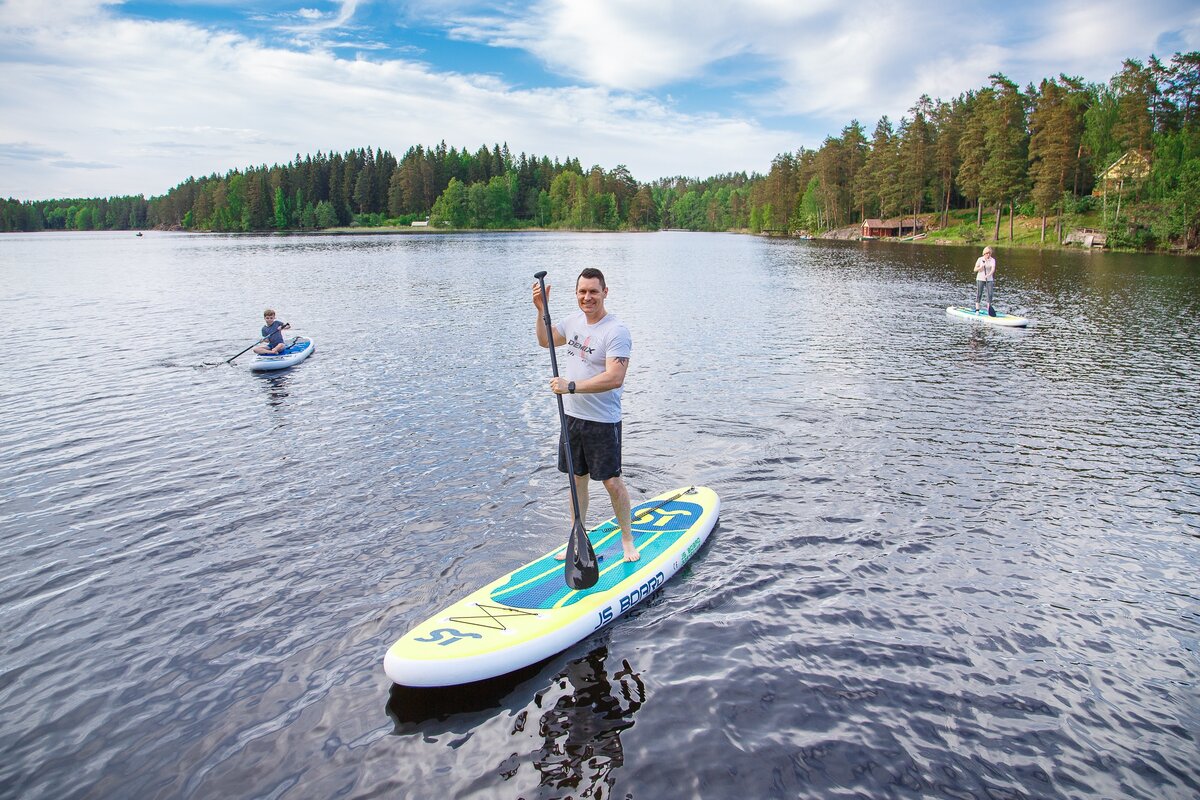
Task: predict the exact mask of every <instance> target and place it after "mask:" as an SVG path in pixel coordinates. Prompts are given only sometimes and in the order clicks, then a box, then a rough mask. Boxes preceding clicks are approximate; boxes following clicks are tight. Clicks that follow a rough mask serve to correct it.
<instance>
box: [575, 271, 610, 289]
mask: <svg viewBox="0 0 1200 800" xmlns="http://www.w3.org/2000/svg"><path fill="white" fill-rule="evenodd" d="M579 278H599V279H600V289H601V290H604V289H607V288H608V284H606V283H605V282H604V273H603V272H601V271H600V270H598V269H596V268H595V267H588V268H586V269H585V270H584V271H583V272H581V273H579ZM579 278H576V279H575V288H579Z"/></svg>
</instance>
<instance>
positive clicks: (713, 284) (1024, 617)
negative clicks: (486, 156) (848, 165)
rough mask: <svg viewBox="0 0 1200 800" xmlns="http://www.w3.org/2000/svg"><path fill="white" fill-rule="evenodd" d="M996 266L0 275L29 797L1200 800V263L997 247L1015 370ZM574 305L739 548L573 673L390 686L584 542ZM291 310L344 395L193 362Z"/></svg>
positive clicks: (10, 650)
mask: <svg viewBox="0 0 1200 800" xmlns="http://www.w3.org/2000/svg"><path fill="white" fill-rule="evenodd" d="M874 244H876V243H873V245H874ZM976 255H977V254H976V252H975V251H974V250H964V249H952V248H943V249H939V248H933V247H927V248H921V247H911V246H887V245H879V246H864V245H860V244H845V243H828V244H826V243H819V242H799V241H797V242H791V241H769V240H764V239H759V238H752V237H744V236H742V237H739V236H722V235H705V234H694V235H693V234H677V233H669V234H668V233H663V234H644V235H643V234H628V235H577V234H544V235H494V236H445V237H440V236H395V237H287V238H284V237H239V238H222V237H216V236H185V235H167V234H148V235H146V236H145V237H142V238H135V237H134V236H133V235H132V234H119V235H112V234H104V235H100V234H97V235H86V234H80V235H66V236H64V235H53V234H45V235H38V236H23V235H19V236H14V235H6V236H4V237H2V238H0V329H2V330H3V333H4V340H5V344H6V346H5V348H4V356H3V359H0V453H3V458H2V459H0V657H2V662H0V795H2V796H4V797H22V798H76V797H80V798H85V797H86V798H111V797H138V798H157V797H163V798H174V797H196V798H210V797H211V798H216V797H222V798H224V797H271V798H278V797H286V798H328V797H335V796H336V797H352V798H365V797H389V798H390V797H414V798H425V797H524V798H554V797H589V798H601V799H603V798H610V797H613V798H625V797H635V798H669V797H705V798H725V797H738V798H746V799H747V800H749V798H769V797H781V798H790V797H812V798H825V797H834V796H845V797H850V796H853V797H896V798H917V797H953V798H985V797H986V798H997V797H1002V798H1008V797H1013V798H1021V797H1029V798H1057V797H1095V798H1111V797H1136V798H1192V797H1195V796H1196V795H1197V794H1198V793H1200V743H1198V736H1200V690H1198V687H1197V678H1198V675H1200V655H1198V648H1200V577H1198V575H1197V572H1198V568H1200V555H1198V552H1197V551H1198V549H1200V466H1198V465H1200V436H1198V435H1197V423H1196V413H1197V410H1198V409H1200V388H1198V386H1197V380H1196V376H1197V375H1198V374H1200V348H1198V347H1197V346H1196V334H1197V320H1198V319H1200V265H1198V264H1197V263H1196V262H1195V261H1192V260H1183V259H1165V258H1153V257H1134V256H1115V255H1104V254H1092V255H1087V254H1067V253H1051V254H1045V255H1041V254H1038V253H1033V252H1024V253H1016V252H1012V253H1010V252H1006V251H1005V250H1004V249H1003V248H1001V250H1000V253H999V263H1000V269H999V272H998V276H999V284H998V295H997V302H998V305H999V306H1000V308H1001V309H1002V310H1012V311H1014V312H1016V313H1021V314H1025V315H1027V316H1029V317H1031V318H1032V319H1033V320H1035V325H1034V326H1033V327H1032V328H1030V329H1028V330H1025V331H1019V330H1018V331H1013V330H1002V329H994V328H991V327H984V326H980V325H978V324H974V323H971V322H957V321H954V320H951V319H948V318H947V317H946V314H945V311H944V309H945V306H947V305H949V304H953V303H959V302H964V301H965V300H967V299H969V298H970V297H971V296H972V292H973V286H972V285H971V283H970V280H971V278H972V274H971V266H972V264H973V262H974V259H975V257H976ZM587 265H598V266H601V267H602V268H604V269H605V271H606V273H607V274H608V276H609V279H610V284H611V293H610V295H609V307H610V309H611V310H612V311H614V312H615V313H616V314H618V315H619V316H620V317H621V318H622V319H624V321H625V322H626V323H627V324H628V326H629V327H630V329H631V331H632V333H633V337H634V358H633V362H632V366H631V370H630V377H629V380H628V383H627V390H626V395H625V412H626V423H625V424H626V428H625V431H626V476H627V480H628V483H629V485H630V488H631V491H632V493H633V494H634V496H635V499H636V498H641V497H645V496H648V495H653V494H657V493H659V492H660V491H663V490H665V489H667V488H671V487H674V486H677V485H681V484H687V483H696V484H705V485H709V486H712V487H713V488H715V489H716V490H717V491H718V492H719V493H720V494H721V496H722V498H723V502H724V507H723V513H722V518H721V521H720V524H719V525H718V527H717V528H716V530H715V531H714V534H713V536H712V538H711V539H710V542H709V544H708V545H707V546H706V547H705V548H704V549H703V550H702V551H701V552H700V553H699V554H698V556H697V557H696V559H695V560H694V561H693V562H692V564H691V565H690V567H689V568H688V569H686V570H685V571H684V572H683V573H681V574H680V575H679V576H678V577H677V578H675V579H674V580H673V581H671V582H670V583H668V584H667V586H666V587H665V588H664V589H663V590H662V591H660V592H659V593H658V594H657V595H655V596H654V597H653V599H652V600H651V601H649V602H648V603H646V604H643V605H642V606H640V607H639V608H638V609H637V610H636V611H635V612H634V613H633V614H631V615H630V616H628V617H625V618H623V619H621V620H620V621H619V622H618V623H617V624H615V625H613V626H610V627H609V628H607V629H605V630H603V631H601V632H600V633H598V634H596V635H594V636H593V637H592V638H590V639H587V640H585V641H584V642H582V643H580V644H579V645H577V646H575V647H573V648H571V649H570V650H568V651H566V652H564V653H562V654H561V655H559V656H557V657H555V658H552V659H550V660H549V661H548V662H545V663H543V664H541V665H539V666H537V667H535V668H532V669H530V670H527V671H525V672H524V673H521V674H519V675H516V676H513V677H511V678H509V679H506V680H498V681H494V682H490V683H486V684H482V685H477V686H472V687H470V689H469V690H463V689H456V690H448V691H417V690H412V689H402V688H400V687H392V686H391V685H390V682H389V681H388V680H387V678H386V677H385V676H384V674H383V671H382V663H381V662H382V657H383V653H384V651H385V649H386V648H387V647H388V645H389V644H390V643H391V642H392V641H393V640H394V639H395V638H397V637H398V636H399V635H400V634H402V633H403V632H404V631H405V630H406V629H407V627H408V626H409V625H411V624H414V623H416V622H418V621H420V620H421V619H423V618H424V617H425V616H427V615H429V614H431V613H432V612H434V611H436V610H438V609H439V608H441V607H442V606H444V605H445V604H447V603H449V602H450V601H452V600H454V599H456V598H458V597H459V596H461V595H463V594H465V593H467V592H468V591H470V590H473V589H475V588H477V587H478V586H480V585H482V584H483V583H485V582H487V581H490V580H492V579H494V578H495V577H498V576H499V575H500V574H502V573H503V572H505V571H507V570H509V569H512V568H514V567H516V566H518V565H519V564H521V563H524V562H525V561H526V560H528V559H530V558H533V557H534V556H536V555H539V554H541V553H543V552H545V551H546V550H547V549H549V548H550V547H552V546H555V545H556V544H558V543H559V542H560V541H561V540H562V539H563V537H564V535H565V533H566V530H567V525H566V523H565V514H566V511H565V509H566V505H567V500H566V497H567V495H566V487H565V480H563V479H562V477H561V476H560V475H559V474H558V473H557V472H556V471H555V470H554V469H553V464H552V458H553V445H554V441H555V437H556V434H557V418H556V412H555V405H554V403H553V401H552V399H551V397H550V396H549V395H548V394H546V393H545V392H544V390H543V387H544V385H545V382H546V380H547V378H548V375H549V360H548V357H547V355H546V353H545V351H543V350H539V348H537V347H536V344H535V340H534V325H535V324H536V318H535V315H534V311H533V308H532V305H531V304H530V302H529V286H530V284H531V282H532V275H533V273H534V272H536V271H538V270H541V269H545V270H548V271H549V272H550V281H551V282H552V283H553V284H555V285H556V289H558V291H557V293H556V296H554V297H552V301H551V307H552V311H553V312H554V313H555V314H556V315H562V314H565V313H566V312H567V311H568V310H569V303H568V298H567V292H565V291H562V289H565V288H567V287H569V286H570V285H571V283H572V278H573V276H574V275H575V274H576V273H577V272H578V270H579V269H580V268H581V267H583V266H587ZM268 304H270V305H273V306H274V307H275V308H277V309H278V310H279V312H280V316H281V318H282V319H284V320H287V321H290V322H292V323H293V326H294V328H295V329H296V330H297V331H298V332H303V333H306V334H309V335H311V336H312V337H313V338H314V339H315V340H316V343H317V353H316V355H315V356H313V358H311V359H310V360H309V361H307V362H305V363H304V364H303V365H301V366H300V367H298V368H296V369H293V370H291V371H288V372H286V373H284V374H280V375H275V376H271V377H260V376H256V375H253V374H251V373H249V372H248V371H247V370H246V369H245V364H244V363H243V361H242V360H239V361H238V362H235V366H234V367H228V366H205V365H206V364H210V365H211V364H220V362H221V361H222V360H223V359H224V358H227V357H229V356H231V355H233V354H234V353H236V352H237V351H238V350H241V349H242V348H243V347H245V346H247V345H248V344H250V343H251V342H252V341H253V340H254V338H255V337H256V335H257V328H258V326H259V325H260V324H261V322H260V318H261V311H262V308H263V306H265V305H268ZM243 359H244V357H243ZM592 507H593V509H594V510H597V511H603V512H607V500H606V498H603V497H600V496H599V495H597V494H593V503H592ZM595 521H597V520H595V519H593V520H592V522H595Z"/></svg>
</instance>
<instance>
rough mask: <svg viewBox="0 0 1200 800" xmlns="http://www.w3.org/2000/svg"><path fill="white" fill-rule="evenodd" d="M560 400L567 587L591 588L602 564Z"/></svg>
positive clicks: (546, 308)
mask: <svg viewBox="0 0 1200 800" xmlns="http://www.w3.org/2000/svg"><path fill="white" fill-rule="evenodd" d="M533 277H535V278H537V279H538V283H539V284H540V285H541V288H542V320H543V321H544V322H545V323H546V343H547V344H548V345H549V347H550V369H551V370H552V371H553V372H554V377H556V378H557V377H558V357H557V356H555V354H554V328H553V327H551V325H550V303H549V300H548V298H547V297H546V273H545V272H544V271H543V272H539V273H537V274H536V275H534V276H533ZM554 396H555V397H556V398H557V399H558V424H559V427H560V428H561V429H562V448H563V451H564V452H565V453H566V456H567V482H568V483H569V484H570V485H571V508H572V509H573V510H574V512H575V513H574V518H575V522H574V524H573V525H571V537H570V538H569V539H567V557H566V560H565V561H564V562H563V577H564V578H565V579H566V581H567V586H570V587H571V588H572V589H590V588H592V587H593V586H595V585H596V581H598V580H600V567H599V565H598V564H597V563H596V551H595V550H593V549H592V543H591V541H590V540H589V539H588V536H587V531H586V530H584V529H583V520H581V519H580V518H579V495H578V493H577V491H576V489H575V463H574V460H573V459H572V458H571V446H570V440H569V439H568V437H567V412H566V411H564V410H563V399H562V395H561V394H558V393H557V392H555V394H554Z"/></svg>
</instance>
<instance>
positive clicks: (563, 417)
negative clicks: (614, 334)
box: [533, 272, 583, 525]
mask: <svg viewBox="0 0 1200 800" xmlns="http://www.w3.org/2000/svg"><path fill="white" fill-rule="evenodd" d="M533 277H535V278H537V279H538V284H539V285H540V286H541V289H542V321H543V322H544V323H545V324H546V346H547V347H548V348H549V349H550V371H551V372H553V373H554V377H556V378H557V377H558V356H556V355H555V354H554V327H553V326H552V325H551V324H550V300H549V298H548V297H547V296H546V273H545V272H539V273H538V274H536V275H534V276H533ZM554 397H555V399H556V400H558V424H559V427H560V428H561V429H562V447H563V452H565V453H566V456H567V477H568V479H569V480H568V483H570V484H571V508H572V510H573V511H574V512H575V522H576V524H578V525H583V520H581V519H580V518H579V493H578V490H577V489H576V488H575V462H574V460H573V459H572V458H571V443H570V440H569V438H568V436H567V412H566V410H565V409H564V408H563V399H562V395H561V394H559V393H558V392H555V393H554Z"/></svg>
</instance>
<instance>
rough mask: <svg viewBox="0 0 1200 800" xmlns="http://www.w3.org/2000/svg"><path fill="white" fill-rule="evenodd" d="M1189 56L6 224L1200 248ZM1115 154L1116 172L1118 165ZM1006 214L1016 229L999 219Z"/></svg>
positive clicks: (209, 180) (313, 160) (372, 158)
mask: <svg viewBox="0 0 1200 800" xmlns="http://www.w3.org/2000/svg"><path fill="white" fill-rule="evenodd" d="M1198 105H1200V53H1197V52H1190V53H1176V54H1175V55H1174V56H1173V57H1172V58H1171V59H1170V61H1168V62H1163V61H1161V60H1159V59H1158V58H1155V57H1153V56H1151V57H1150V58H1149V59H1148V60H1147V61H1146V62H1142V61H1139V60H1135V59H1128V60H1126V61H1125V62H1124V63H1123V65H1122V69H1121V71H1120V72H1119V73H1118V74H1116V75H1115V76H1113V78H1112V79H1111V80H1110V81H1109V82H1108V83H1104V84H1098V83H1088V82H1085V81H1083V80H1081V79H1079V78H1074V77H1070V76H1067V75H1059V76H1057V77H1052V78H1046V79H1044V80H1042V81H1041V82H1040V83H1039V84H1037V85H1036V86H1035V85H1033V84H1030V85H1028V86H1026V87H1024V88H1021V87H1019V86H1017V85H1016V84H1015V83H1014V82H1013V81H1011V80H1009V79H1008V78H1007V77H1005V76H1004V75H1001V74H996V75H993V76H991V78H990V80H989V83H988V85H987V86H983V87H981V88H979V89H976V90H973V91H969V92H966V93H964V94H962V95H960V96H959V97H956V98H954V99H952V100H949V101H943V100H931V99H930V98H929V97H927V96H922V97H921V98H919V99H918V100H917V101H916V103H914V105H913V106H912V107H911V108H910V109H909V110H908V112H907V113H906V114H905V115H903V116H902V117H901V118H900V119H899V120H896V121H892V120H890V119H889V118H888V117H883V118H882V119H880V120H879V121H878V123H877V124H876V125H875V127H874V129H873V130H872V131H870V132H869V133H868V131H867V130H866V129H865V128H864V127H863V126H862V125H861V124H860V123H859V122H858V121H857V120H853V121H851V122H850V123H849V124H848V125H846V126H845V127H844V128H843V129H842V130H841V131H840V133H839V134H838V135H836V136H833V135H831V136H829V137H827V138H826V139H825V141H824V142H823V143H822V145H821V146H820V147H819V148H816V149H808V148H800V149H799V150H797V151H795V152H792V153H783V154H780V155H778V156H777V157H776V158H775V159H774V160H773V161H772V163H771V166H770V169H769V170H768V172H767V173H766V174H758V173H755V174H746V173H733V174H726V175H718V176H714V177H711V178H708V179H704V180H698V179H693V178H684V177H675V178H661V179H658V180H655V181H653V182H650V183H641V182H639V181H637V180H636V179H635V178H634V177H633V175H631V174H630V172H629V170H628V169H627V168H626V167H624V166H617V167H615V168H613V169H604V168H602V167H600V166H593V167H591V168H590V169H587V170H584V169H583V167H582V165H581V164H580V162H579V160H578V159H577V158H568V159H567V160H566V161H559V160H558V159H557V158H556V159H554V160H553V161H552V160H550V159H549V158H548V157H546V156H540V157H539V156H529V155H526V154H525V153H520V154H519V155H514V154H513V153H511V152H510V151H509V149H508V146H507V144H505V145H499V144H496V145H493V146H492V147H490V148H489V147H487V146H481V147H480V148H479V149H478V150H476V151H474V152H471V151H468V150H467V149H462V150H459V149H457V148H454V147H447V146H446V144H445V142H442V143H441V144H439V145H436V146H434V147H426V146H421V145H417V146H414V147H411V148H410V149H409V150H408V151H407V152H405V153H404V155H403V156H402V157H400V158H399V159H397V158H396V157H395V156H393V155H392V154H391V153H390V152H389V151H387V150H383V149H374V148H366V149H360V150H353V151H349V152H346V153H327V154H326V153H320V152H318V153H317V154H316V155H307V156H300V155H299V154H297V155H296V157H295V158H294V159H293V160H292V161H291V162H290V163H287V164H282V165H278V164H277V165H274V166H271V167H267V166H265V165H264V166H259V167H252V168H247V169H242V170H232V171H230V172H228V173H226V174H224V175H218V174H213V175H209V176H207V177H202V178H188V179H187V180H186V181H184V182H183V183H181V184H179V185H178V186H176V187H175V188H173V189H171V190H170V191H168V192H167V193H166V194H165V195H162V196H160V197H153V198H150V199H146V198H144V197H140V196H138V197H114V198H108V199H74V200H49V201H36V202H30V201H24V202H22V201H18V200H14V199H9V200H0V230H3V231H14V230H31V231H32V230H46V229H49V230H115V229H131V228H132V229H137V228H166V229H186V230H203V231H270V230H313V229H320V228H331V227H340V226H349V225H360V226H378V225H388V224H390V225H405V226H407V225H408V224H409V223H410V222H412V221H414V220H418V219H420V220H424V219H429V222H430V225H431V226H433V227H435V228H456V229H458V228H483V229H488V228H491V229H514V228H523V227H538V228H565V229H601V230H618V229H630V230H656V229H660V228H686V229H689V230H703V231H724V230H751V231H754V232H759V231H795V230H804V231H807V232H810V233H819V232H822V231H828V230H831V229H835V228H841V227H845V226H849V225H855V224H859V223H861V222H862V221H863V220H865V219H870V218H876V217H878V218H896V217H910V216H915V215H930V214H937V215H938V216H939V217H940V218H941V221H942V224H943V225H945V224H946V223H947V221H948V217H949V215H950V213H951V212H952V211H961V210H962V209H973V210H974V212H975V215H974V216H975V223H976V225H978V226H979V228H980V238H985V237H986V238H992V239H1000V238H1003V237H1004V236H1005V235H1007V236H1009V237H1010V238H1011V236H1012V224H1013V219H1014V216H1015V215H1017V214H1022V215H1025V216H1033V217H1040V219H1041V223H1042V237H1043V239H1045V238H1047V236H1048V234H1047V229H1048V228H1053V229H1054V230H1055V233H1054V237H1055V238H1054V241H1059V240H1061V238H1062V229H1063V227H1064V225H1069V224H1072V222H1073V221H1074V220H1075V219H1076V218H1078V216H1079V215H1081V214H1083V213H1087V212H1090V213H1091V214H1092V215H1093V216H1094V215H1095V213H1096V212H1100V215H1101V216H1100V220H1101V224H1102V225H1103V227H1104V228H1105V229H1107V231H1108V232H1109V241H1110V243H1113V244H1116V245H1119V246H1127V247H1161V246H1167V245H1173V246H1179V245H1183V246H1187V247H1194V246H1197V244H1200V119H1198V116H1200V114H1198ZM1114 164H1117V165H1118V166H1117V167H1116V168H1113V165H1114ZM1005 218H1007V220H1008V226H1007V228H1008V230H1007V231H1005V230H1004V227H1005V226H1003V225H1002V223H1003V220H1004V219H1005Z"/></svg>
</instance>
